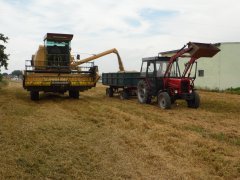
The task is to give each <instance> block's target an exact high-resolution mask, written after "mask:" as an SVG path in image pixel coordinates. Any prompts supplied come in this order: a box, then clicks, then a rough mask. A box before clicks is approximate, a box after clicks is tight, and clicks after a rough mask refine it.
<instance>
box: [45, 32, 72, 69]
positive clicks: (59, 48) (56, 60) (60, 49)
mask: <svg viewBox="0 0 240 180" xmlns="http://www.w3.org/2000/svg"><path fill="white" fill-rule="evenodd" d="M72 38H73V35H72V34H57V33H47V34H46V36H45V37H44V46H45V49H46V63H47V67H48V68H50V69H56V68H57V69H66V68H67V69H68V68H69V66H70V50H71V40H72Z"/></svg>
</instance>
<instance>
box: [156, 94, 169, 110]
mask: <svg viewBox="0 0 240 180" xmlns="http://www.w3.org/2000/svg"><path fill="white" fill-rule="evenodd" d="M158 106H159V107H160V108H162V109H170V108H171V98H170V96H169V95H168V93H167V92H161V93H159V94H158Z"/></svg>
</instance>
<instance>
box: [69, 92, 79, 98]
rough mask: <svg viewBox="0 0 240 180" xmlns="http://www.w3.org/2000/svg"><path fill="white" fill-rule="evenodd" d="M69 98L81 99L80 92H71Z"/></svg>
mask: <svg viewBox="0 0 240 180" xmlns="http://www.w3.org/2000/svg"><path fill="white" fill-rule="evenodd" d="M69 97H71V98H74V99H79V91H73V90H70V91H69Z"/></svg>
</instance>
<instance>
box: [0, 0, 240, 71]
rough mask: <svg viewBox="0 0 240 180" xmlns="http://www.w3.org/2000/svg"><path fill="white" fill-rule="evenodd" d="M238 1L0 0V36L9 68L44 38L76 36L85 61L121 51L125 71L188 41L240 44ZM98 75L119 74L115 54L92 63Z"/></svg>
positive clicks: (18, 64) (75, 43) (74, 46)
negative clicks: (4, 38)
mask: <svg viewBox="0 0 240 180" xmlns="http://www.w3.org/2000/svg"><path fill="white" fill-rule="evenodd" d="M239 17H240V1H239V0H120V1H114V0H88V1H86V0H0V33H3V34H4V35H6V36H8V37H9V43H8V44H6V46H7V49H6V51H7V53H8V54H10V56H9V66H8V70H4V68H1V70H2V72H8V73H11V72H12V71H13V70H24V68H25V60H28V59H31V56H32V54H34V53H35V52H36V50H37V49H38V46H39V45H41V44H43V37H44V35H45V34H46V33H47V32H49V33H67V34H68V33H70V34H74V37H73V40H72V52H73V53H74V54H76V53H79V54H81V57H82V58H83V57H86V56H88V55H87V54H96V53H100V52H102V51H105V50H108V49H111V48H117V49H118V51H119V53H120V55H121V57H122V60H123V64H124V66H125V69H126V70H129V71H132V70H136V71H139V70H140V66H141V59H142V58H143V57H149V56H156V55H158V53H159V52H163V51H169V50H174V49H179V48H181V47H182V46H183V45H184V44H186V43H187V42H189V41H192V42H204V43H218V42H239V41H240V33H239V29H240V21H239ZM94 62H95V64H96V65H98V66H99V70H100V72H115V71H118V64H117V57H116V56H115V55H114V54H111V55H108V56H105V57H102V58H100V59H98V60H95V61H94Z"/></svg>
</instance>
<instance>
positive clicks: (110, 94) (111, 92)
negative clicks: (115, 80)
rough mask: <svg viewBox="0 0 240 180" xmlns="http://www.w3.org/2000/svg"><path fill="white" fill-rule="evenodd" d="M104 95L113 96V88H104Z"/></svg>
mask: <svg viewBox="0 0 240 180" xmlns="http://www.w3.org/2000/svg"><path fill="white" fill-rule="evenodd" d="M106 95H107V96H108V97H113V88H111V87H110V88H107V89H106Z"/></svg>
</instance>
